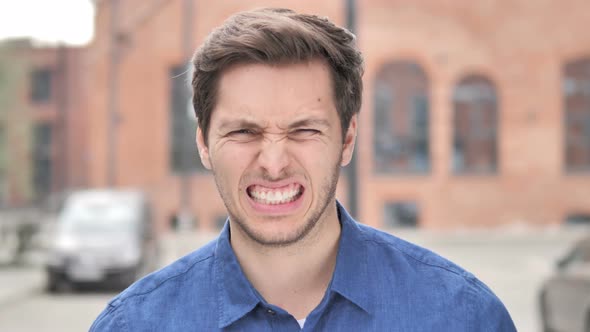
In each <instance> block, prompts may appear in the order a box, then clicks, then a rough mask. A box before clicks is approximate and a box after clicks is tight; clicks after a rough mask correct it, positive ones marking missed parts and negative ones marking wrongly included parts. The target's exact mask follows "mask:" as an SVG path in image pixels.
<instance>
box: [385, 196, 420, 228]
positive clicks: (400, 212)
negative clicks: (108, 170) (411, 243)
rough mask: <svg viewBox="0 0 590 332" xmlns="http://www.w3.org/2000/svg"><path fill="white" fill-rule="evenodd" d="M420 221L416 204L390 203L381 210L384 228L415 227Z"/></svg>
mask: <svg viewBox="0 0 590 332" xmlns="http://www.w3.org/2000/svg"><path fill="white" fill-rule="evenodd" d="M419 219H420V209H419V208H418V204H416V202H392V203H387V204H385V207H384V209H383V221H384V222H383V225H384V226H385V227H416V226H417V225H418V221H419Z"/></svg>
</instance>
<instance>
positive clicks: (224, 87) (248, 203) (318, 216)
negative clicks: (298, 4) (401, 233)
mask: <svg viewBox="0 0 590 332" xmlns="http://www.w3.org/2000/svg"><path fill="white" fill-rule="evenodd" d="M341 130H342V129H341V126H340V121H339V118H338V113H337V111H336V107H335V103H334V100H333V92H332V83H331V75H330V71H329V69H328V67H327V66H326V65H325V64H324V63H323V62H321V61H312V62H306V63H300V64H289V65H281V66H270V65H262V64H246V65H238V66H235V67H232V68H230V69H229V70H227V71H226V72H224V73H223V74H222V76H221V79H220V82H219V89H218V99H217V105H216V107H215V109H214V110H213V113H212V115H211V122H210V127H209V137H208V145H207V146H205V145H204V137H203V136H202V135H203V133H202V132H201V131H198V132H197V143H198V145H199V153H200V155H201V159H202V161H203V164H204V165H205V166H206V167H207V168H209V169H211V170H212V171H213V173H214V176H215V182H216V183H217V187H218V190H219V192H220V194H221V197H222V199H223V201H224V203H225V205H226V208H227V210H228V213H229V216H230V222H231V226H232V227H233V228H232V230H234V229H235V228H236V227H237V228H239V229H237V231H241V232H242V233H243V234H244V235H245V236H246V238H249V239H250V240H253V241H255V242H257V243H259V244H262V245H271V246H282V245H288V244H292V243H295V242H297V241H298V240H300V239H302V238H304V237H305V236H306V235H307V234H309V232H310V231H312V230H313V229H314V228H315V227H316V226H317V225H318V223H321V222H324V219H325V217H326V215H327V211H328V209H329V208H332V209H334V199H335V198H334V195H335V190H336V184H337V180H338V176H339V169H340V166H341V165H342V166H343V165H346V164H348V162H349V161H350V158H351V156H352V150H353V146H354V137H355V134H356V117H353V119H352V121H351V125H350V128H349V130H348V132H347V135H346V137H345V139H344V142H343V141H342V134H341V133H342V132H341Z"/></svg>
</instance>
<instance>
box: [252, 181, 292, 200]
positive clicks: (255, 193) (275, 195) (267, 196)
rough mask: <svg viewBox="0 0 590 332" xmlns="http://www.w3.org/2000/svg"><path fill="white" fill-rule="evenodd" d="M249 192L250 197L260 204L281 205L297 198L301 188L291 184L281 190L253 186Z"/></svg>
mask: <svg viewBox="0 0 590 332" xmlns="http://www.w3.org/2000/svg"><path fill="white" fill-rule="evenodd" d="M249 192H250V196H252V198H254V199H255V200H256V201H258V202H260V203H264V204H281V203H288V202H290V201H292V200H294V199H295V197H297V195H298V194H299V193H300V192H301V186H299V185H296V184H291V185H288V186H286V187H283V188H280V189H270V188H266V187H261V186H253V187H252V188H251V189H250V190H249Z"/></svg>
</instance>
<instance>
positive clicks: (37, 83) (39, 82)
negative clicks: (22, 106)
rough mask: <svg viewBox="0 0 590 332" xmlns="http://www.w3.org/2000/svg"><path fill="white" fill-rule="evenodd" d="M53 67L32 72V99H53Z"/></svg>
mask: <svg viewBox="0 0 590 332" xmlns="http://www.w3.org/2000/svg"><path fill="white" fill-rule="evenodd" d="M52 77H53V71H52V70H51V69H47V68H44V69H35V70H33V72H32V73H31V100H32V101H34V102H45V101H48V100H49V99H51V93H52V91H51V90H52V86H51V85H52Z"/></svg>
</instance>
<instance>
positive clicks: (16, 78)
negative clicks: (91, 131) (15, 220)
mask: <svg viewBox="0 0 590 332" xmlns="http://www.w3.org/2000/svg"><path fill="white" fill-rule="evenodd" d="M0 52H1V53H2V55H3V57H2V60H1V62H2V63H1V64H0V65H2V66H3V68H2V74H3V79H6V81H4V82H2V89H3V92H4V93H6V95H4V96H3V97H4V98H2V110H1V112H0V146H1V147H0V148H1V149H2V151H4V152H5V153H4V154H3V156H4V157H5V158H2V160H1V162H0V206H22V205H26V204H29V203H31V202H39V201H42V200H43V199H44V198H46V197H47V196H48V195H49V194H51V193H52V192H61V191H63V190H65V189H67V188H74V187H85V186H87V183H86V178H87V176H86V174H84V171H85V167H81V166H83V165H84V160H83V159H84V154H83V151H84V148H85V139H86V136H85V135H84V126H85V125H86V122H85V112H84V111H85V108H84V107H83V104H84V98H85V97H84V93H85V92H86V91H87V89H86V88H85V87H84V81H83V80H82V78H83V77H82V76H81V75H80V70H83V69H84V66H83V64H82V59H83V53H84V50H83V49H80V48H71V47H54V46H52V47H45V46H39V45H35V44H34V42H32V41H31V40H27V39H16V40H8V41H4V42H2V43H1V44H0Z"/></svg>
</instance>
